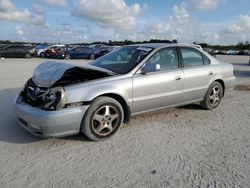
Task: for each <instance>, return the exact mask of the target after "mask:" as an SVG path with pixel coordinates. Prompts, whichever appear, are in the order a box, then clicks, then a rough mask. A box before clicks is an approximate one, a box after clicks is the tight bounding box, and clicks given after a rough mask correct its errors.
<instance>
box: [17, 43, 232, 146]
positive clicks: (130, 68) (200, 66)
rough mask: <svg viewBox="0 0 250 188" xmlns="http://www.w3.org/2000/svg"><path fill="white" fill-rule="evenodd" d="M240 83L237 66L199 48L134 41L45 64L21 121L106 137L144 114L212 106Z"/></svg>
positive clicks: (30, 84) (28, 87)
mask: <svg viewBox="0 0 250 188" xmlns="http://www.w3.org/2000/svg"><path fill="white" fill-rule="evenodd" d="M234 81H235V77H234V75H233V66H232V65H231V64H226V63H221V62H219V61H218V60H216V59H214V58H213V57H212V56H210V55H209V54H207V53H206V52H204V51H203V50H202V49H200V48H197V47H196V46H193V45H180V44H143V45H141V44H139V45H130V46H125V47H122V48H120V49H118V50H116V51H114V52H111V53H109V54H107V55H105V56H103V57H101V58H99V59H97V60H95V61H93V62H91V63H89V64H88V65H80V66H79V65H73V64H66V63H58V62H46V63H43V64H40V65H39V66H38V67H37V68H36V69H35V71H34V74H33V77H32V78H30V79H29V80H28V81H27V83H26V84H25V86H24V87H23V89H22V91H21V92H20V95H19V97H18V99H17V101H16V106H15V107H16V112H17V115H18V122H19V124H20V125H21V126H22V127H24V128H25V129H26V130H28V131H29V132H31V133H32V134H34V135H38V136H42V137H63V136H68V135H73V134H78V133H80V132H83V133H84V134H85V135H86V136H87V137H88V138H89V139H91V140H94V141H100V140H103V139H107V138H109V137H111V136H112V135H114V134H115V133H116V131H117V130H118V129H119V128H120V126H121V125H122V124H123V123H127V122H129V120H130V117H131V116H134V115H136V114H139V113H145V112H149V111H153V110H159V109H162V108H166V107H173V106H182V105H186V104H191V103H200V104H201V105H202V106H203V107H204V108H205V109H214V108H216V107H217V106H218V105H219V104H220V102H221V99H222V98H223V96H224V94H225V91H226V90H227V89H231V88H232V87H233V86H234Z"/></svg>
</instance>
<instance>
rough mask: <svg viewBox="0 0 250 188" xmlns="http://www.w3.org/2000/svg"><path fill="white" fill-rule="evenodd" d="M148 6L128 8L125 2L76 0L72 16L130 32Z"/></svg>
mask: <svg viewBox="0 0 250 188" xmlns="http://www.w3.org/2000/svg"><path fill="white" fill-rule="evenodd" d="M143 8H147V5H144V7H141V6H140V5H139V4H137V3H135V4H133V5H131V6H128V5H127V4H126V2H125V1H124V0H98V1H97V0H76V7H75V10H74V11H73V12H72V15H74V16H77V17H82V18H85V19H87V20H89V21H94V22H96V23H97V24H99V25H100V26H102V27H107V28H108V27H111V28H115V29H117V30H121V31H130V30H132V29H134V28H135V27H136V23H137V22H136V16H137V15H138V14H139V13H140V12H141V10H142V9H143Z"/></svg>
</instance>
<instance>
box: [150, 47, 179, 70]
mask: <svg viewBox="0 0 250 188" xmlns="http://www.w3.org/2000/svg"><path fill="white" fill-rule="evenodd" d="M147 63H150V64H155V65H159V66H160V70H170V69H176V68H178V55H177V51H176V49H175V48H164V49H161V50H159V51H158V52H156V53H155V54H154V55H153V56H152V57H151V58H150V59H149V60H148V62H147Z"/></svg>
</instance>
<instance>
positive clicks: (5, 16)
mask: <svg viewBox="0 0 250 188" xmlns="http://www.w3.org/2000/svg"><path fill="white" fill-rule="evenodd" d="M29 17H30V12H29V11H28V10H27V9H25V10H24V11H20V10H18V9H17V8H16V7H15V6H14V5H13V3H12V2H11V1H10V0H0V20H5V21H21V22H23V21H27V20H28V19H29Z"/></svg>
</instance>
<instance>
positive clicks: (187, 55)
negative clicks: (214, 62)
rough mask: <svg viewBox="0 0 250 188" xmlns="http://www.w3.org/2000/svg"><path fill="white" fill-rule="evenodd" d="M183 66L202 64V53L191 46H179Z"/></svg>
mask: <svg viewBox="0 0 250 188" xmlns="http://www.w3.org/2000/svg"><path fill="white" fill-rule="evenodd" d="M181 54H182V58H183V63H184V67H193V66H201V65H203V57H202V54H201V53H200V52H199V51H197V50H195V49H191V48H181Z"/></svg>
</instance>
